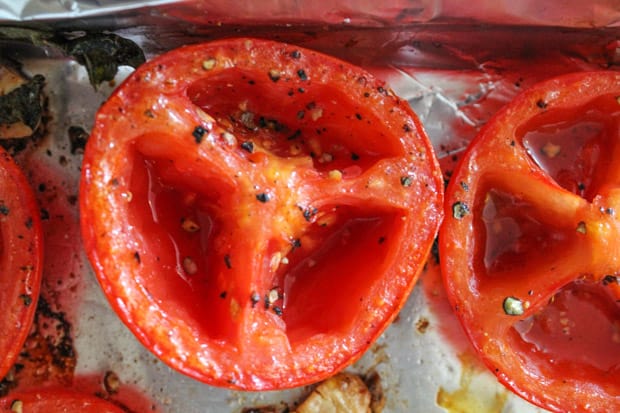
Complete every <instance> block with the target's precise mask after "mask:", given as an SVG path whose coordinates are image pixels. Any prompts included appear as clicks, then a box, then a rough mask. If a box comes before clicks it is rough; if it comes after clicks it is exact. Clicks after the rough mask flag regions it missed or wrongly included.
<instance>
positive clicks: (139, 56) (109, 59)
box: [0, 27, 146, 88]
mask: <svg viewBox="0 0 620 413" xmlns="http://www.w3.org/2000/svg"><path fill="white" fill-rule="evenodd" d="M0 40H12V41H18V42H26V43H30V44H32V45H34V46H37V47H42V48H48V49H49V48H51V49H55V50H58V51H60V52H62V53H63V54H64V55H66V56H68V57H71V58H73V59H75V60H76V61H77V62H78V63H80V64H81V65H83V66H84V67H85V68H86V71H87V72H88V78H89V80H90V83H91V85H93V87H95V88H97V87H98V86H99V85H100V84H101V83H103V82H105V81H110V80H112V79H114V77H115V76H116V73H117V71H118V67H119V66H131V67H133V68H136V67H138V66H139V65H141V64H142V63H144V62H145V60H146V59H145V57H144V52H143V51H142V49H140V47H139V46H138V45H137V44H136V43H134V42H133V41H131V40H128V39H125V38H123V37H121V36H118V35H116V34H114V33H86V34H84V35H81V36H77V37H76V36H75V33H70V32H53V31H47V30H34V29H28V28H22V27H0Z"/></svg>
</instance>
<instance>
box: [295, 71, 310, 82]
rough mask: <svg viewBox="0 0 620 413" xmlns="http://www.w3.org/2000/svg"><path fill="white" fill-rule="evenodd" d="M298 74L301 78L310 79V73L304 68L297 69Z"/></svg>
mask: <svg viewBox="0 0 620 413" xmlns="http://www.w3.org/2000/svg"><path fill="white" fill-rule="evenodd" d="M297 76H299V78H300V79H301V80H304V81H305V80H308V75H307V74H306V71H305V70H304V69H299V70H298V71H297Z"/></svg>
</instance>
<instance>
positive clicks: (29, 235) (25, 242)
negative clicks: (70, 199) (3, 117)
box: [0, 148, 43, 378]
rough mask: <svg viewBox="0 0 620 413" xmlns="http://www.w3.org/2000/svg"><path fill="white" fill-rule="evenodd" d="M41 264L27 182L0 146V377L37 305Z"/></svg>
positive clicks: (16, 351) (39, 230)
mask: <svg viewBox="0 0 620 413" xmlns="http://www.w3.org/2000/svg"><path fill="white" fill-rule="evenodd" d="M42 265H43V237H42V228H41V220H40V216H39V208H38V206H37V202H36V199H35V196H34V193H33V191H32V189H31V187H30V184H29V182H28V180H27V178H26V177H25V175H24V174H23V173H22V171H21V169H20V168H19V166H18V165H17V164H16V163H15V162H14V160H13V158H12V157H11V156H10V155H9V154H8V153H7V152H6V151H5V150H4V149H2V148H0V285H1V287H0V310H1V311H2V317H0V331H1V332H2V334H0V355H2V357H1V358H0V378H1V377H4V376H5V375H6V374H7V372H8V371H9V369H10V368H11V367H12V366H13V363H14V362H15V360H16V358H17V356H18V355H19V352H20V351H21V348H22V346H23V345H24V342H25V341H26V337H27V336H28V333H29V331H30V325H31V324H32V321H33V318H34V313H35V310H36V308H37V301H38V297H39V291H40V288H41V276H42Z"/></svg>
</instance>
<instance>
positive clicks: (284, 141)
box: [187, 69, 402, 174]
mask: <svg viewBox="0 0 620 413" xmlns="http://www.w3.org/2000/svg"><path fill="white" fill-rule="evenodd" d="M187 96H188V98H189V99H190V101H191V102H192V103H194V104H195V105H196V106H198V107H200V108H201V109H202V110H203V111H204V112H205V113H208V114H209V115H210V116H212V117H213V118H214V119H215V120H216V121H217V122H218V124H219V126H220V127H222V128H223V129H224V130H227V131H228V132H230V133H232V134H233V135H235V137H236V138H237V140H238V141H241V142H242V141H247V142H252V144H253V145H254V147H255V148H260V150H264V151H267V152H270V153H272V154H274V155H276V156H279V157H283V158H289V157H308V156H309V157H311V158H312V161H313V164H314V167H315V169H317V170H319V171H329V170H332V169H340V170H344V169H347V167H348V166H354V167H355V168H356V169H357V172H356V174H360V173H362V172H363V171H365V170H367V169H368V168H370V167H371V166H372V165H373V164H374V163H376V162H377V160H379V159H380V158H382V157H391V156H397V155H402V153H401V152H402V148H400V146H399V145H398V142H397V140H395V139H387V138H386V137H385V134H384V131H383V130H384V128H385V125H384V124H383V122H382V121H381V120H380V119H379V118H378V117H377V116H376V115H375V114H374V113H373V112H371V111H370V110H368V108H367V107H366V106H365V104H364V102H361V103H360V102H356V101H354V100H353V99H352V97H351V96H349V95H347V94H344V93H343V92H342V91H340V90H338V89H336V88H333V87H330V86H327V85H322V84H319V83H312V80H309V81H308V82H302V83H299V82H293V81H289V80H287V79H280V80H278V81H277V82H274V81H272V80H270V79H269V77H268V76H267V74H266V73H258V74H257V73H253V72H250V71H243V70H241V69H227V70H225V71H223V72H220V73H218V74H213V75H211V76H209V77H207V78H204V79H201V80H199V81H196V82H194V83H193V84H192V85H190V87H189V88H188V89H187ZM360 136H363V138H360Z"/></svg>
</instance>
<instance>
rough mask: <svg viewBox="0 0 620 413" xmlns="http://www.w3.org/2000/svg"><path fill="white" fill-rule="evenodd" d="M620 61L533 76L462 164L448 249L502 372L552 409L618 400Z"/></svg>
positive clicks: (472, 332) (444, 235)
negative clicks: (539, 78) (617, 65)
mask: <svg viewBox="0 0 620 413" xmlns="http://www.w3.org/2000/svg"><path fill="white" fill-rule="evenodd" d="M616 162H620V73H617V72H611V71H610V72H595V73H577V74H570V75H565V76H562V77H558V78H554V79H551V80H548V81H546V82H543V83H541V84H538V85H536V86H534V87H532V88H531V89H529V90H527V91H526V92H524V93H523V94H521V95H520V96H518V97H517V98H515V99H514V100H513V101H512V102H511V103H510V104H508V105H507V106H506V107H505V108H504V109H503V110H501V111H500V112H499V113H498V114H497V115H496V116H495V117H494V118H493V119H492V120H490V121H489V123H488V124H487V125H486V127H485V128H484V129H483V130H482V131H481V132H480V134H479V136H477V137H476V138H475V140H474V141H473V142H472V144H471V146H470V147H469V148H468V150H467V151H466V153H465V154H464V156H463V158H462V160H461V163H460V164H459V166H458V167H457V169H456V170H455V171H454V174H453V176H452V178H451V182H450V184H449V186H448V190H447V194H446V204H445V213H446V214H448V215H447V217H446V222H445V223H444V225H443V227H442V230H441V232H440V244H439V245H440V256H441V267H442V271H443V276H444V281H445V286H446V288H447V292H448V295H449V297H450V300H451V303H452V305H453V307H454V310H455V311H456V314H457V315H458V317H459V318H460V321H461V323H462V325H463V327H464V329H465V331H466V332H467V334H468V335H469V338H470V339H471V342H472V343H473V345H474V348H475V349H476V350H477V352H478V353H479V355H480V356H481V357H482V359H483V360H484V361H485V362H486V364H487V365H488V366H489V368H490V369H491V370H492V371H493V372H494V373H495V374H496V375H497V377H498V378H499V380H500V381H501V382H503V383H504V384H505V385H506V386H508V387H509V388H511V389H512V390H514V391H515V392H516V393H518V394H519V395H521V396H522V397H524V398H525V399H527V400H529V401H531V402H533V403H535V404H537V405H540V406H542V407H545V408H547V409H549V410H553V411H558V412H560V411H563V412H565V411H570V412H586V411H588V412H593V411H596V412H612V411H620V380H619V377H620V376H619V375H620V301H619V300H620V288H619V285H618V276H619V275H620V168H618V165H617V164H616Z"/></svg>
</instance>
